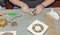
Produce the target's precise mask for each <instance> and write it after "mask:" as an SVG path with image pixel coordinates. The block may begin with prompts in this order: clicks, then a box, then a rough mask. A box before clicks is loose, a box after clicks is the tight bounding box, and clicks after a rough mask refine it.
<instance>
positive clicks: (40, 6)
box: [34, 5, 43, 14]
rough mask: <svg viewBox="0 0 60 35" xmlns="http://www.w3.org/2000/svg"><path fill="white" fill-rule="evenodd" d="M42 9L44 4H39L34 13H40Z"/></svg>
mask: <svg viewBox="0 0 60 35" xmlns="http://www.w3.org/2000/svg"><path fill="white" fill-rule="evenodd" d="M42 10H43V6H42V5H38V6H36V7H35V9H34V14H39V13H41V11H42Z"/></svg>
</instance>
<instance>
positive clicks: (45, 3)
mask: <svg viewBox="0 0 60 35" xmlns="http://www.w3.org/2000/svg"><path fill="white" fill-rule="evenodd" d="M54 1H55V0H45V1H44V2H43V3H41V4H43V5H44V6H45V7H47V6H49V5H50V4H52V3H53V2H54Z"/></svg>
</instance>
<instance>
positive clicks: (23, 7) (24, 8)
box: [21, 4, 29, 12]
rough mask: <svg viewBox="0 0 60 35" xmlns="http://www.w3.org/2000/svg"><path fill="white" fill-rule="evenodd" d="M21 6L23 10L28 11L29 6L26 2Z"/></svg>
mask: <svg viewBox="0 0 60 35" xmlns="http://www.w3.org/2000/svg"><path fill="white" fill-rule="evenodd" d="M21 8H22V10H23V11H24V12H29V7H28V5H27V4H24V5H23V6H22V7H21Z"/></svg>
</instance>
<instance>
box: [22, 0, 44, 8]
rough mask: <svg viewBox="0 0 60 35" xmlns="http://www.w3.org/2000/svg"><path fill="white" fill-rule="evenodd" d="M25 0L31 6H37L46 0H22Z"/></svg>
mask: <svg viewBox="0 0 60 35" xmlns="http://www.w3.org/2000/svg"><path fill="white" fill-rule="evenodd" d="M21 1H23V2H25V3H26V4H27V5H28V6H29V7H30V8H34V7H36V6H37V5H38V4H40V3H42V2H44V0H21Z"/></svg>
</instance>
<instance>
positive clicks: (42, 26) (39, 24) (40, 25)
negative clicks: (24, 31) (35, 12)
mask: <svg viewBox="0 0 60 35" xmlns="http://www.w3.org/2000/svg"><path fill="white" fill-rule="evenodd" d="M36 26H39V27H41V30H39V31H37V30H36V29H35V27H36ZM32 29H33V30H34V31H35V32H42V31H43V26H42V25H40V24H34V25H33V27H32Z"/></svg>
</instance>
